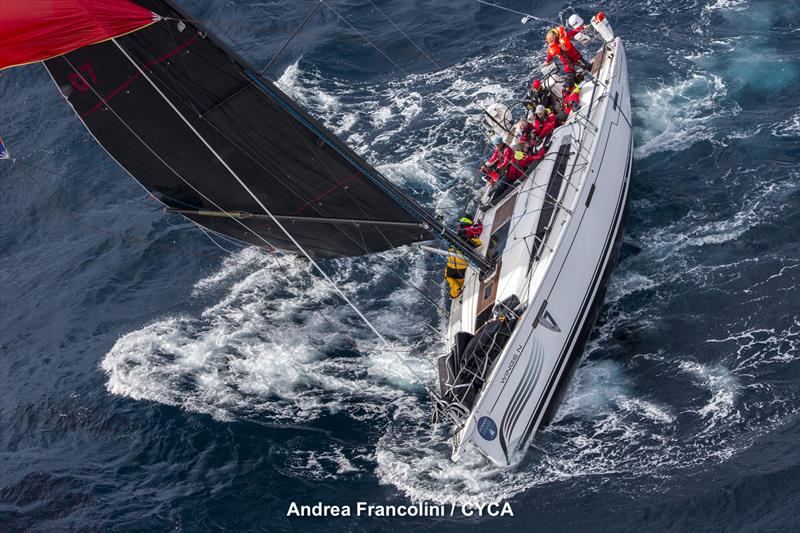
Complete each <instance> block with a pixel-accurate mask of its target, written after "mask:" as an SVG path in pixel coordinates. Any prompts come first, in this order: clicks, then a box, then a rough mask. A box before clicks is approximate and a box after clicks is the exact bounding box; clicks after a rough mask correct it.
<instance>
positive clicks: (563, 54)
mask: <svg viewBox="0 0 800 533" xmlns="http://www.w3.org/2000/svg"><path fill="white" fill-rule="evenodd" d="M581 31H583V26H578V27H577V28H575V29H574V30H569V31H567V30H566V29H565V28H564V26H557V27H555V28H553V29H552V30H550V31H549V32H547V36H546V37H545V40H546V41H547V45H548V46H547V59H546V60H545V63H546V64H549V63H550V62H551V61H552V60H553V58H554V57H556V56H558V58H559V59H560V60H561V64H562V65H563V66H564V74H565V77H566V78H567V79H574V78H575V74H576V70H577V68H576V67H580V68H582V69H584V70H590V69H589V64H588V63H586V60H585V59H583V56H581V53H580V51H579V50H578V49H577V48H576V47H575V45H573V44H572V38H573V37H574V36H575V35H576V34H578V33H580V32H581Z"/></svg>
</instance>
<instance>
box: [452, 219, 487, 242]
mask: <svg viewBox="0 0 800 533" xmlns="http://www.w3.org/2000/svg"><path fill="white" fill-rule="evenodd" d="M481 233H483V222H481V221H480V220H479V221H477V222H473V221H472V219H471V218H469V217H468V216H466V215H465V216H463V217H461V218H460V219H458V225H457V226H456V234H457V235H458V236H459V237H463V238H465V239H472V238H474V237H480V235H481Z"/></svg>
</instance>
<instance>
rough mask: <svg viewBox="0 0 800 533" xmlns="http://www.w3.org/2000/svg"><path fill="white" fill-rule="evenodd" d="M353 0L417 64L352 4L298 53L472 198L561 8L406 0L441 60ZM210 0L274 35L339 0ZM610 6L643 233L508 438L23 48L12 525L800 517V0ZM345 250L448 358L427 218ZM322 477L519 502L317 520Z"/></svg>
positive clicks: (11, 410)
mask: <svg viewBox="0 0 800 533" xmlns="http://www.w3.org/2000/svg"><path fill="white" fill-rule="evenodd" d="M499 2H500V3H501V4H503V5H505V6H508V7H511V8H514V9H519V10H523V11H529V12H532V13H534V14H536V15H539V16H542V17H547V18H551V19H552V18H557V17H558V15H559V13H562V14H564V15H568V14H570V13H571V12H572V10H573V9H575V10H577V11H578V12H579V13H580V14H582V15H584V18H586V19H588V18H589V16H590V15H591V14H592V10H594V9H595V8H596V6H595V5H594V4H590V3H583V2H571V3H559V2H553V1H547V2H535V1H534V2H530V1H527V0H526V1H521V0H520V1H511V0H508V1H502V0H499ZM331 3H332V5H334V6H335V8H336V9H337V10H338V11H339V12H340V13H341V14H342V15H343V16H344V17H345V18H346V19H347V20H348V21H349V22H350V23H352V24H353V25H355V26H356V27H358V28H359V29H360V30H361V31H363V32H365V34H367V35H368V36H369V38H370V39H371V41H372V42H374V43H375V44H376V45H377V46H378V47H380V48H381V49H382V50H383V51H385V52H386V53H387V54H388V55H389V56H390V57H391V58H392V59H393V60H394V61H395V62H397V63H398V64H399V65H400V66H402V68H403V71H400V70H398V69H397V68H396V67H395V66H394V65H392V64H391V63H390V62H388V61H387V60H386V59H385V58H384V57H383V56H382V55H380V54H379V53H377V52H376V51H375V50H374V49H373V48H371V47H370V46H368V45H366V44H365V42H364V40H363V39H362V38H361V37H360V36H359V35H358V34H356V33H354V32H353V31H352V30H351V29H349V28H348V27H347V26H346V25H344V24H343V23H342V22H340V21H338V20H337V17H336V16H334V15H333V14H332V13H331V12H330V11H328V10H327V9H326V8H325V7H323V8H322V9H321V12H320V14H318V15H317V16H316V17H315V18H314V19H313V21H312V22H311V23H310V24H309V25H308V27H307V28H306V29H305V31H304V32H303V33H302V34H301V35H300V36H299V37H298V38H297V39H296V40H295V41H293V43H292V45H291V46H290V47H288V49H287V51H286V52H285V53H284V54H283V55H282V56H281V58H280V59H279V61H277V62H276V64H275V68H274V70H273V71H272V72H271V73H270V75H271V77H273V78H274V79H277V80H278V81H279V83H280V84H281V86H282V87H283V88H284V89H285V90H287V91H288V92H290V94H292V95H293V96H294V97H295V98H296V99H297V100H298V101H299V102H301V103H302V105H304V106H305V107H306V109H308V110H309V111H310V112H312V113H313V114H314V115H315V116H317V117H319V118H320V119H322V120H323V121H324V122H325V123H326V124H328V125H329V126H330V127H331V128H332V129H333V130H334V131H335V132H336V133H337V134H338V135H340V136H341V137H342V138H343V139H345V140H346V141H347V142H348V143H349V144H350V146H352V147H354V148H355V149H356V150H357V151H359V152H360V153H361V154H364V155H365V156H366V157H367V158H368V159H369V160H370V161H372V162H373V163H374V164H376V166H377V167H378V168H379V169H380V170H381V171H383V172H384V173H386V175H387V176H389V177H390V178H391V179H393V180H394V181H396V182H397V183H399V184H401V185H402V186H404V187H405V188H407V189H409V190H411V191H413V193H414V195H415V196H416V197H417V198H418V199H419V200H420V201H423V202H425V203H427V204H428V205H430V206H432V207H435V208H436V209H437V210H439V211H440V212H442V213H445V214H448V215H450V214H455V212H456V209H457V207H456V206H457V205H459V204H460V203H462V202H463V201H464V200H465V198H467V196H468V195H469V194H470V187H469V185H470V182H471V177H472V175H473V172H474V171H473V169H474V166H475V163H476V161H477V160H478V158H479V157H480V155H481V152H482V150H483V146H482V144H481V136H480V131H479V129H478V127H477V124H476V121H475V119H474V117H475V108H474V107H473V106H471V104H472V103H473V102H476V101H477V102H479V103H481V104H487V103H490V102H493V101H496V100H502V99H508V98H512V97H513V96H515V95H519V94H521V92H522V91H523V90H524V89H525V87H526V85H527V83H528V82H529V80H530V75H531V73H532V72H533V69H534V68H535V66H536V65H537V63H538V61H539V60H540V59H541V54H542V52H543V45H542V40H541V39H542V30H543V29H545V26H544V25H542V24H539V23H532V24H529V25H527V26H522V25H521V24H520V23H519V19H520V17H519V16H517V15H513V14H509V13H507V12H503V11H501V10H498V9H495V8H490V7H486V6H481V5H479V4H478V3H476V2H471V1H458V2H455V3H452V2H450V3H448V2H441V1H433V0H425V1H423V0H413V1H403V2H385V1H382V2H380V3H379V4H378V5H379V6H380V8H381V9H382V10H383V11H384V12H385V13H386V14H387V15H389V17H390V18H391V20H392V21H393V22H394V23H396V24H397V26H399V27H400V28H401V29H402V30H403V31H404V32H405V33H406V34H407V35H408V36H409V37H410V38H411V39H413V40H414V42H416V43H417V44H418V45H419V46H420V47H422V48H423V49H424V50H425V51H426V52H427V53H429V54H430V56H431V57H432V58H433V60H434V61H435V62H436V65H434V64H432V63H431V62H430V61H428V60H427V59H426V58H425V57H424V56H423V55H421V54H420V53H419V52H418V50H417V49H416V48H415V47H414V46H413V45H412V44H410V43H409V41H408V40H406V38H405V37H404V36H403V35H402V34H400V33H399V32H398V30H397V29H396V28H395V27H394V26H393V25H392V24H391V23H389V22H388V21H387V20H386V19H385V18H383V17H382V15H381V14H380V12H378V11H376V10H375V9H374V8H373V7H372V6H371V5H370V3H369V2H368V1H362V0H331ZM181 4H182V5H183V6H184V7H185V8H187V9H188V10H189V12H191V13H192V14H193V15H194V16H195V17H196V18H197V19H200V20H204V21H207V24H208V25H209V27H210V28H211V29H212V31H215V32H217V33H218V34H219V35H220V36H221V37H223V38H224V39H226V40H228V42H229V43H230V44H232V45H233V46H235V47H236V48H237V50H239V51H240V53H242V54H243V55H244V56H245V57H247V58H248V59H249V60H250V61H252V62H253V63H254V64H256V65H264V64H266V63H267V62H268V61H269V59H270V58H271V57H272V55H273V54H274V52H275V51H276V50H277V48H278V47H279V46H280V43H281V42H282V41H283V39H285V37H286V35H287V34H288V32H291V31H292V30H293V29H294V28H295V27H296V25H297V24H298V23H299V22H300V20H302V18H303V17H304V16H305V14H306V13H307V12H308V10H309V9H310V7H311V5H312V4H313V3H312V2H310V1H307V0H304V1H302V2H289V1H288V0H271V1H270V0H266V1H263V0H262V1H256V0H235V1H226V2H212V1H210V0H182V1H181ZM603 9H604V10H605V12H606V13H607V14H608V16H609V19H610V22H611V24H612V26H613V28H614V29H615V31H616V32H617V34H618V35H620V36H621V37H622V38H623V39H624V40H625V44H626V49H627V52H628V58H629V65H628V66H629V71H630V76H631V79H630V84H631V90H632V94H633V99H632V104H633V111H634V135H635V145H636V152H635V161H634V172H633V177H632V180H633V181H632V200H631V208H630V217H629V221H628V226H627V231H626V237H625V241H624V244H623V249H622V255H621V258H620V263H619V266H618V267H617V269H616V271H615V273H614V276H613V278H612V282H611V286H610V288H609V292H608V296H607V298H606V302H605V305H604V306H603V309H602V313H601V315H600V319H599V321H598V323H597V326H596V328H595V331H594V332H593V335H592V337H591V339H590V341H589V343H588V345H587V349H586V353H585V355H584V359H583V361H582V364H581V367H580V368H579V370H578V371H577V373H576V375H575V378H574V380H573V382H572V384H571V386H570V390H569V392H568V394H567V395H566V398H565V401H564V404H563V405H562V407H561V409H560V411H559V413H558V415H557V416H556V419H555V421H554V423H553V424H552V425H551V426H550V427H549V428H548V429H547V430H546V431H545V432H543V433H542V434H541V435H540V436H539V438H538V439H537V440H536V442H535V444H534V446H533V448H532V449H531V450H530V452H529V453H528V455H527V456H526V458H525V459H524V460H523V461H522V462H521V463H520V464H518V465H516V466H515V467H512V468H508V469H498V468H496V467H494V466H492V465H491V464H490V463H489V462H488V461H487V460H485V459H483V458H482V457H481V456H480V455H478V454H477V453H475V452H471V453H468V454H467V455H466V456H465V457H464V459H463V460H462V461H461V462H459V463H452V462H451V461H450V460H449V434H448V433H447V432H446V431H445V429H444V428H441V427H434V426H432V425H431V422H430V418H429V409H430V402H429V400H428V399H427V398H426V396H425V393H424V390H423V389H422V387H421V386H420V385H419V384H418V383H417V382H416V381H415V380H414V379H413V378H412V376H411V375H410V373H409V372H408V370H407V369H406V368H405V367H404V366H403V365H402V364H400V363H399V362H398V361H397V360H396V359H395V358H394V357H393V356H391V355H390V354H388V353H387V352H386V351H385V350H384V349H383V346H382V345H381V344H380V343H379V342H378V341H377V339H376V338H375V337H374V336H373V335H371V334H370V333H369V331H367V330H366V328H365V327H364V326H363V324H361V323H360V322H359V320H358V318H357V317H356V316H355V314H354V313H353V312H352V311H351V310H350V309H349V308H348V307H347V306H346V305H345V304H344V303H343V302H341V301H340V300H339V299H338V298H337V297H336V295H335V294H334V291H333V290H332V288H331V287H330V286H328V285H326V283H325V282H324V280H323V279H321V278H320V277H319V276H318V275H315V274H314V273H313V272H312V271H311V270H310V269H309V266H308V265H307V264H306V263H305V262H303V261H300V260H298V259H296V258H293V257H291V256H278V257H276V256H273V255H272V254H270V253H267V252H264V251H262V250H259V249H256V248H241V247H239V246H236V245H234V244H231V243H227V242H224V241H220V240H217V241H216V242H213V241H211V240H210V239H209V238H208V237H207V236H206V235H204V234H203V233H202V232H200V231H199V230H197V229H196V228H195V226H193V225H192V224H190V223H188V222H186V221H184V220H182V219H181V218H179V217H177V216H174V215H165V214H164V213H162V211H161V210H160V208H159V205H158V204H156V203H155V202H154V201H152V200H150V199H149V198H148V197H147V195H146V194H145V193H144V191H143V190H142V189H141V188H140V187H139V186H138V185H137V184H136V183H135V182H133V181H132V180H131V179H130V178H129V177H128V176H127V175H126V174H125V172H124V171H123V170H122V169H120V168H119V167H118V166H117V165H116V164H115V163H114V162H113V161H112V160H110V158H109V157H108V156H106V154H105V153H104V152H103V150H102V149H101V148H100V147H99V146H98V145H97V144H96V143H95V142H94V141H93V139H92V138H91V137H90V136H89V135H88V133H87V132H86V130H85V129H84V128H83V126H82V125H81V124H80V122H79V120H78V119H77V118H76V117H75V116H74V114H73V113H72V111H71V109H70V108H69V106H68V105H66V104H65V103H64V102H63V101H62V98H61V97H60V95H59V93H58V91H57V89H56V88H55V87H54V86H53V84H52V82H51V81H50V79H49V77H48V76H47V74H46V72H45V70H44V69H43V68H42V67H41V66H39V65H32V66H26V67H21V68H17V69H13V70H9V71H3V72H2V75H0V135H1V136H2V137H3V139H4V141H5V143H6V145H7V147H8V148H9V150H10V151H11V153H12V156H14V157H16V158H17V160H18V161H17V163H12V162H10V161H2V162H0V191H1V193H2V194H1V195H0V207H1V208H2V212H3V217H2V225H0V291H1V292H0V306H1V307H0V531H16V530H42V531H64V530H121V531H127V530H168V529H169V530H185V531H217V530H225V531H239V530H262V531H288V530H292V529H300V530H304V531H327V530H330V529H331V528H333V529H335V530H339V529H346V530H353V531H356V530H364V529H366V530H377V529H383V528H396V529H399V530H406V529H412V528H413V529H425V530H428V529H430V530H436V531H440V530H442V531H450V530H453V531H455V530H462V529H464V528H470V529H472V528H475V529H481V530H486V529H489V530H514V531H665V530H669V531H687V530H691V531H722V530H724V531H796V530H798V529H800V511H799V509H800V481H798V480H800V444H799V443H800V304H799V303H798V302H800V288H799V287H798V284H800V245H799V244H798V241H800V164H799V163H800V96H798V92H797V90H796V88H797V86H798V84H800V6H799V5H798V4H796V3H793V2H782V1H778V0H760V1H755V0H753V1H747V0H740V1H733V0H729V1H726V0H691V1H681V2H675V1H666V0H663V1H659V0H621V1H611V2H605V3H604V4H603ZM442 97H444V98H442ZM445 98H446V99H447V100H449V101H450V102H452V104H454V105H451V104H450V103H448V102H447V101H446V100H445ZM465 113H466V115H465ZM324 267H325V269H326V270H327V271H328V272H329V273H330V274H331V275H332V276H333V277H334V278H335V279H336V281H337V283H338V284H340V286H342V287H343V288H344V290H345V291H346V292H347V294H348V295H350V296H351V297H352V298H353V299H354V300H355V301H356V303H357V304H358V306H359V307H360V308H361V309H362V310H363V311H364V312H365V313H366V314H367V316H368V317H369V318H370V320H372V321H373V322H374V323H375V325H376V327H377V328H378V329H379V330H380V331H381V332H382V333H383V334H384V335H386V336H387V337H388V338H389V340H390V341H391V342H392V343H393V344H394V345H395V346H397V347H399V349H400V350H402V353H403V354H404V357H405V358H406V360H407V362H408V363H409V364H410V365H411V366H412V367H413V368H414V370H415V371H416V372H417V373H418V374H419V375H421V376H422V377H423V379H425V380H427V381H428V382H429V383H433V382H434V380H435V373H434V371H433V367H432V365H431V360H432V359H433V357H435V356H437V355H439V354H441V353H442V352H443V351H444V349H445V347H444V343H443V342H442V339H441V337H440V332H441V331H442V329H443V316H444V315H443V311H442V306H443V305H444V304H445V303H446V301H445V297H444V294H443V292H442V290H441V289H440V288H439V286H438V284H439V282H440V276H441V268H442V265H441V264H440V263H439V262H437V260H436V259H435V258H432V257H430V256H427V255H425V254H423V253H422V252H420V251H418V250H414V249H410V248H409V249H401V250H398V251H394V252H387V253H384V254H378V255H375V256H371V257H364V258H355V259H346V260H337V261H328V262H325V263H324ZM388 270H392V271H394V272H395V273H396V274H397V275H393V274H386V272H387V271H388ZM409 280H410V281H411V284H413V286H410V284H409V283H408V281H409ZM418 289H419V290H418ZM293 501H294V502H297V503H298V504H307V505H308V504H314V503H316V502H323V503H326V504H339V505H354V504H355V502H357V501H367V502H370V503H372V504H394V505H406V504H411V503H418V502H426V503H428V504H450V503H453V502H460V503H471V504H481V503H488V502H498V501H502V502H509V503H510V504H511V506H512V508H513V511H514V516H513V517H502V518H491V517H482V518H479V517H463V516H458V515H457V516H454V517H447V518H425V519H414V518H392V519H390V518H386V519H376V518H371V519H364V518H361V519H358V518H340V519H330V518H329V519H321V518H305V519H297V518H291V517H287V516H286V514H287V510H288V508H289V504H290V503H291V502H293Z"/></svg>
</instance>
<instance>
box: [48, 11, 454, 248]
mask: <svg viewBox="0 0 800 533" xmlns="http://www.w3.org/2000/svg"><path fill="white" fill-rule="evenodd" d="M136 2H137V3H138V4H140V5H142V6H143V7H145V8H147V9H150V10H151V11H153V12H154V13H156V14H158V15H160V16H161V17H163V20H161V21H159V22H158V23H155V24H153V25H151V26H149V27H147V28H145V29H143V30H140V31H137V32H134V33H131V34H129V35H126V36H124V37H120V38H117V39H114V40H111V41H106V42H103V43H100V44H96V45H92V46H87V47H84V48H81V49H78V50H76V51H73V52H70V53H68V54H65V55H63V56H60V57H57V58H54V59H50V60H48V61H46V63H45V66H46V67H47V69H48V71H49V72H50V74H51V75H52V77H53V80H54V81H55V83H56V84H57V85H58V86H59V88H60V89H61V91H62V93H63V94H64V96H65V97H66V98H67V100H68V101H69V102H70V104H71V105H72V107H73V108H74V110H75V112H76V113H77V114H78V116H79V117H80V118H81V120H82V121H83V122H84V124H85V125H86V127H87V128H88V129H89V131H90V132H91V133H92V135H94V137H95V138H96V139H97V141H98V142H99V143H100V144H101V145H102V146H103V147H104V148H105V149H106V151H107V152H108V153H109V154H110V155H111V156H112V157H113V158H114V159H115V160H116V161H117V162H118V163H119V164H120V165H121V166H122V167H124V168H125V169H126V170H127V171H128V172H129V173H130V174H131V176H133V177H134V178H135V179H136V180H137V181H139V183H141V184H142V185H143V186H144V187H145V188H146V189H147V190H148V191H149V192H150V193H151V194H152V195H153V196H155V197H156V198H158V199H159V200H160V201H161V202H163V203H164V204H166V206H167V207H168V211H173V212H178V213H181V214H182V215H184V216H186V217H187V218H189V219H191V220H193V221H195V222H196V223H198V224H200V225H202V226H204V227H206V228H209V229H211V230H213V231H215V232H218V233H221V234H224V235H227V236H230V237H233V238H235V239H238V240H241V241H245V242H249V243H252V244H255V245H260V246H264V245H265V244H266V243H269V244H270V245H273V246H275V247H277V248H281V249H288V250H296V248H297V247H296V246H295V244H294V243H293V242H292V241H291V240H290V239H289V238H288V237H287V235H286V233H285V232H284V231H283V230H282V229H281V228H280V227H278V226H277V225H276V224H275V221H274V220H273V219H272V218H271V216H268V215H267V213H266V210H268V211H269V212H270V213H271V214H272V215H274V216H275V218H276V219H277V220H278V221H280V223H281V225H283V226H284V228H285V229H286V230H287V231H288V232H289V233H291V235H292V237H293V238H294V240H296V242H297V243H298V244H299V245H300V246H302V247H303V248H304V249H305V250H306V252H308V253H309V254H310V255H312V256H314V257H323V258H324V257H338V256H348V255H360V254H364V253H369V252H377V251H381V250H386V249H388V248H391V247H395V246H400V245H403V244H408V243H411V242H415V241H420V240H428V239H431V238H433V234H432V233H431V230H430V229H429V228H431V227H433V228H435V229H437V230H439V229H440V228H436V226H437V222H436V219H435V218H434V217H433V216H432V215H431V214H430V213H428V212H426V211H425V210H424V209H422V208H420V207H419V206H418V205H417V204H416V202H414V201H413V200H412V199H411V198H410V197H408V196H407V195H406V194H405V193H404V192H403V191H401V190H400V189H399V188H397V187H396V186H394V185H393V184H392V183H391V182H389V181H388V180H387V179H386V178H385V177H383V176H382V175H381V174H380V173H379V172H378V171H377V170H375V169H374V168H373V167H372V166H371V165H370V164H369V163H368V162H367V161H365V160H364V159H363V158H362V157H360V156H358V155H357V154H356V153H355V152H353V151H352V150H351V149H350V148H348V147H347V146H346V145H345V144H344V143H343V142H342V141H341V140H339V139H338V138H337V137H336V136H335V135H333V134H332V133H331V132H330V131H329V130H328V129H327V128H325V127H324V126H323V125H322V124H320V123H319V122H318V121H316V120H315V119H314V118H312V117H311V116H310V115H309V114H308V113H306V112H305V111H304V110H303V109H301V108H300V107H299V106H298V105H297V104H295V103H294V102H293V101H292V99H291V98H289V97H288V96H287V95H286V94H285V93H283V92H282V91H281V90H280V89H278V88H277V87H276V86H275V84H273V83H272V82H271V81H269V80H268V79H266V78H264V77H263V76H261V75H260V74H259V73H258V72H257V71H255V70H254V69H253V68H252V67H251V66H249V65H248V64H247V63H246V62H245V61H244V60H243V59H241V58H240V57H239V56H238V55H236V54H235V53H234V52H232V51H231V50H230V49H228V48H227V47H225V46H224V45H223V44H221V43H220V42H219V41H218V40H217V39H215V38H214V37H213V35H211V34H210V33H209V32H208V31H207V30H206V29H205V28H203V27H202V26H201V25H199V24H197V23H195V22H191V21H189V20H187V19H188V18H189V17H187V16H186V15H185V14H184V13H182V12H181V10H180V9H179V8H178V7H177V6H175V5H173V4H172V3H170V2H166V1H162V0H136ZM437 233H438V232H437ZM447 233H449V232H447Z"/></svg>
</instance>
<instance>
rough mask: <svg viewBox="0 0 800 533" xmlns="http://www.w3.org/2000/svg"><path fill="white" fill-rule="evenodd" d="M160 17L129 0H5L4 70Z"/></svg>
mask: <svg viewBox="0 0 800 533" xmlns="http://www.w3.org/2000/svg"><path fill="white" fill-rule="evenodd" d="M157 20H158V16H157V15H154V14H153V13H152V12H151V11H150V10H148V9H145V8H143V7H141V6H138V5H136V4H134V3H132V2H129V1H127V0H0V70H2V69H4V68H7V67H13V66H17V65H24V64H26V63H33V62H36V61H43V60H45V59H49V58H51V57H55V56H59V55H61V54H65V53H67V52H71V51H72V50H76V49H78V48H81V47H82V46H87V45H90V44H95V43H99V42H101V41H105V40H108V39H112V38H114V37H119V36H120V35H124V34H126V33H130V32H132V31H135V30H138V29H141V28H143V27H145V26H147V25H149V24H152V23H153V22H156V21H157Z"/></svg>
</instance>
